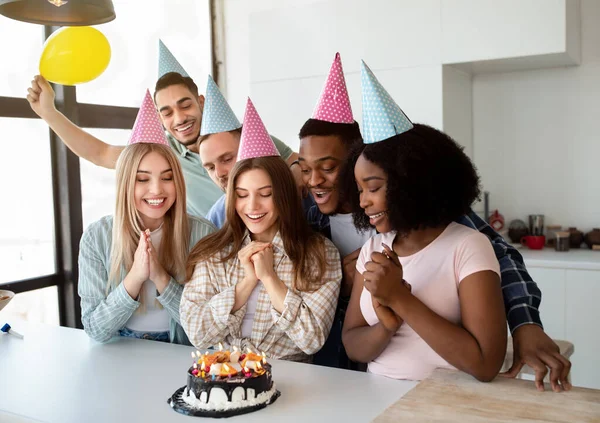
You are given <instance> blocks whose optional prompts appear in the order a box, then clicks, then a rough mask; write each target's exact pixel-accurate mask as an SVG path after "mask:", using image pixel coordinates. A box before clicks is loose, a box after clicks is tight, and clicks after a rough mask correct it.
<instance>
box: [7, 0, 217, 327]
mask: <svg viewBox="0 0 600 423" xmlns="http://www.w3.org/2000/svg"><path fill="white" fill-rule="evenodd" d="M216 3H217V1H216V0H210V1H209V13H210V16H211V18H210V22H211V26H213V27H214V26H215V19H217V18H216V17H215V7H216V6H215V4H216ZM60 28H61V27H59V26H43V35H44V38H43V40H44V41H45V40H46V39H47V38H48V37H49V36H50V35H51V34H52V33H53V32H54V31H56V30H58V29H60ZM212 34H213V37H211V39H210V43H211V50H212V55H213V64H212V71H213V76H214V77H215V78H218V76H219V67H220V66H222V65H223V62H222V61H221V60H214V58H215V42H214V38H215V37H214V32H212ZM52 87H53V89H54V92H55V94H56V97H55V105H56V108H57V109H58V110H59V111H60V112H61V113H63V114H64V115H65V116H66V117H67V118H68V119H69V120H70V121H71V122H73V123H74V124H76V125H77V126H79V127H82V128H104V129H131V128H132V127H133V124H134V122H135V118H136V116H137V113H138V110H139V109H138V108H136V107H121V106H109V105H98V104H87V103H79V102H77V96H76V87H68V86H62V85H56V84H52ZM0 117H8V118H24V119H40V118H39V117H38V116H37V115H36V114H35V113H34V112H33V110H32V109H31V107H30V106H29V103H28V101H27V99H26V98H17V97H4V96H0ZM48 134H49V136H48V141H49V143H50V160H51V162H52V165H51V169H52V191H53V192H52V193H53V209H54V233H55V237H54V238H55V239H54V243H55V245H54V251H55V264H56V272H55V273H53V274H50V275H43V276H39V277H33V278H28V279H23V280H17V281H10V282H5V283H0V289H8V290H10V291H13V292H15V293H20V292H27V291H32V290H36V289H41V288H46V287H49V286H56V287H57V289H58V314H59V318H60V325H61V326H67V327H73V328H82V324H81V308H80V303H79V296H78V294H77V281H78V279H79V270H78V261H77V258H78V255H79V240H80V239H81V235H82V234H83V216H82V215H83V213H82V201H81V173H80V168H79V157H77V156H76V155H75V154H74V153H73V152H71V151H70V150H69V149H68V147H67V146H66V145H65V144H64V143H63V142H62V141H61V140H60V138H59V137H58V136H57V135H56V134H55V133H54V132H53V131H52V130H51V129H48Z"/></svg>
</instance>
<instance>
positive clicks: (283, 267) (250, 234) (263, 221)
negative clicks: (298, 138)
mask: <svg viewBox="0 0 600 423" xmlns="http://www.w3.org/2000/svg"><path fill="white" fill-rule="evenodd" d="M301 210H302V207H301V200H300V196H299V194H298V189H297V187H296V184H295V181H294V177H293V175H292V173H291V171H290V170H289V168H288V167H287V165H286V163H285V162H284V161H283V159H282V158H281V157H279V154H278V153H277V150H276V149H275V147H274V145H273V144H272V141H271V139H270V137H269V135H268V134H267V133H266V130H265V129H264V126H263V125H262V122H261V121H260V118H258V115H257V114H256V111H255V110H254V108H253V106H252V104H251V103H250V102H249V104H248V107H247V109H246V116H245V119H244V127H243V132H242V141H241V143H240V151H239V153H238V162H237V163H236V165H235V167H234V168H233V170H232V172H231V174H230V176H229V184H228V187H227V201H226V212H227V221H226V222H225V225H224V226H223V227H222V228H221V230H219V231H218V232H215V233H214V234H211V235H209V236H207V237H206V238H204V239H203V240H201V241H200V242H199V243H198V244H197V245H196V246H195V247H194V249H193V250H192V252H191V253H190V256H189V258H188V263H187V267H186V276H187V277H186V278H187V279H188V280H189V281H188V282H187V283H186V285H185V288H184V292H183V296H182V300H181V308H180V313H181V322H182V325H183V327H184V329H185V331H186V333H187V335H188V337H189V338H190V340H191V341H192V344H194V345H195V346H196V347H197V348H201V349H205V348H208V347H211V346H213V345H216V344H218V343H219V342H225V343H226V344H229V345H230V346H236V347H238V348H240V349H242V350H244V351H246V350H247V349H248V348H250V349H251V350H254V351H257V352H265V353H266V354H267V355H268V356H269V357H273V358H284V359H289V360H296V361H309V360H310V357H311V355H312V354H314V353H315V352H317V351H318V350H319V349H320V348H321V347H322V345H323V344H324V342H325V340H326V339H327V335H328V334H329V331H330V329H331V324H332V322H333V316H334V313H335V307H336V302H337V298H338V293H339V289H340V281H341V278H342V273H341V267H340V259H339V253H338V251H337V249H336V248H335V247H334V245H333V244H332V243H331V242H330V241H329V240H327V239H325V238H324V237H322V236H320V235H318V234H316V233H314V232H312V231H311V229H310V227H309V226H308V224H307V222H306V220H305V219H304V216H303V214H302V211H301Z"/></svg>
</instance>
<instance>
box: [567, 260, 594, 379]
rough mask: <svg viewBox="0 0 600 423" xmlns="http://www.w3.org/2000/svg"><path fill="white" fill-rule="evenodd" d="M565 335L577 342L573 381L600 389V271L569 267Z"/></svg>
mask: <svg viewBox="0 0 600 423" xmlns="http://www.w3.org/2000/svg"><path fill="white" fill-rule="evenodd" d="M566 285H567V296H566V322H567V324H566V330H567V333H566V335H567V336H566V339H567V340H568V341H570V342H572V343H573V345H574V346H575V353H574V354H573V356H572V357H571V362H572V363H573V368H572V370H571V376H572V382H573V384H574V385H576V386H583V387H586V388H595V389H600V328H599V324H600V304H598V301H599V300H600V271H594V270H571V269H568V270H567V271H566Z"/></svg>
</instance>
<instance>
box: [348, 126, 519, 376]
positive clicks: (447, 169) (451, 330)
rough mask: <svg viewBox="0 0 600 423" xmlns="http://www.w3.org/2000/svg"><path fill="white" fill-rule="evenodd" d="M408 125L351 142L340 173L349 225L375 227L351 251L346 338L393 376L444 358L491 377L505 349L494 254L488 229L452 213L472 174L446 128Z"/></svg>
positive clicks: (475, 184)
mask: <svg viewBox="0 0 600 423" xmlns="http://www.w3.org/2000/svg"><path fill="white" fill-rule="evenodd" d="M410 125H411V127H412V129H409V130H407V131H405V132H403V133H401V134H399V135H394V136H392V137H390V138H387V139H384V140H383V141H380V142H375V143H373V144H365V145H360V146H358V147H356V148H355V149H354V151H353V152H351V154H350V157H349V160H348V166H347V168H346V170H345V171H344V172H343V175H342V179H341V180H342V184H343V187H342V190H343V191H344V192H345V197H346V198H348V200H349V201H350V202H351V204H352V209H353V219H354V223H355V225H356V226H357V227H358V228H363V229H368V228H372V227H375V228H376V229H377V231H378V234H377V235H376V236H374V237H372V238H371V239H370V240H369V241H368V242H367V243H366V244H365V245H364V246H363V248H362V250H361V253H360V256H359V259H358V261H357V266H356V267H357V272H356V276H355V281H354V286H353V290H352V295H351V299H350V304H349V306H348V311H347V314H346V319H345V322H344V330H343V342H344V346H345V348H346V351H347V353H348V356H349V357H351V358H352V359H354V360H356V361H360V362H366V363H368V370H369V371H370V372H372V373H377V374H381V375H385V376H388V377H391V378H397V379H413V380H421V379H423V378H425V377H427V376H428V375H429V374H430V373H431V372H432V371H433V370H434V369H435V368H436V367H444V368H451V369H454V368H456V369H459V370H462V371H465V372H467V373H469V374H471V375H473V376H474V377H475V378H477V379H479V380H481V381H490V380H492V379H493V378H494V377H495V376H496V375H497V374H498V372H499V370H500V368H501V366H502V363H503V360H504V356H505V353H506V336H507V334H506V317H505V313H504V306H503V301H502V292H501V288H500V270H499V264H498V261H497V259H496V257H495V254H494V251H493V249H492V246H491V244H490V242H489V240H488V239H487V237H486V236H485V235H483V234H481V233H479V232H478V231H476V230H473V229H471V228H468V227H466V226H463V225H460V224H458V223H456V222H455V220H457V219H459V218H460V217H461V216H463V215H464V214H467V213H468V212H469V210H470V207H471V204H472V203H473V202H474V201H475V200H476V199H477V198H478V197H479V194H480V189H479V177H478V175H477V172H476V170H475V168H474V166H473V164H472V163H471V161H470V160H469V158H468V157H467V156H466V155H465V154H464V152H463V151H462V148H461V147H460V146H459V145H458V144H457V143H456V142H455V141H454V140H452V139H451V138H450V137H449V136H447V135H446V134H444V133H442V132H440V131H438V130H436V129H434V128H431V127H429V126H426V125H419V124H415V125H414V126H412V124H410Z"/></svg>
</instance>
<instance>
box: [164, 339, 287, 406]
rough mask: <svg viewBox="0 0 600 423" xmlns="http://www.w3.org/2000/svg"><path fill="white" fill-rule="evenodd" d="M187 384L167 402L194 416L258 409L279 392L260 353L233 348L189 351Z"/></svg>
mask: <svg viewBox="0 0 600 423" xmlns="http://www.w3.org/2000/svg"><path fill="white" fill-rule="evenodd" d="M192 359H193V364H192V367H190V368H189V370H188V372H187V385H186V386H184V387H182V388H180V389H178V390H177V391H176V392H175V393H174V394H173V395H172V396H171V398H169V400H168V402H169V404H170V405H171V407H173V409H175V410H176V411H178V412H180V413H182V414H187V415H191V416H198V417H230V416H235V415H238V414H245V413H249V412H252V411H256V410H260V409H261V408H264V407H266V406H267V405H269V404H271V403H273V402H274V401H275V400H276V399H277V398H278V397H279V395H280V393H279V391H278V390H277V389H276V387H275V384H274V383H273V380H272V376H271V365H270V364H269V363H267V359H266V357H265V355H264V353H263V354H262V355H259V354H256V353H254V352H252V351H248V352H247V353H246V354H243V353H242V352H240V351H237V350H235V349H234V351H233V352H229V351H216V352H213V353H209V352H208V351H207V352H206V353H205V354H201V353H200V352H198V351H196V352H192Z"/></svg>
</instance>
